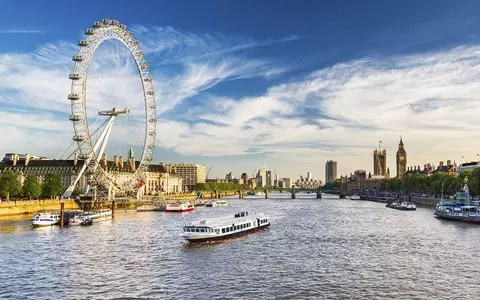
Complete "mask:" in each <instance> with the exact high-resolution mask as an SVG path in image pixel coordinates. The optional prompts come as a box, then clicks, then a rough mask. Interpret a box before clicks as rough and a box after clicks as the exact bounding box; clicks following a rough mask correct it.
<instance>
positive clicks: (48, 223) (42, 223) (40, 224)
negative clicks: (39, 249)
mask: <svg viewBox="0 0 480 300" xmlns="http://www.w3.org/2000/svg"><path fill="white" fill-rule="evenodd" d="M59 223H60V221H32V226H33V227H35V228H37V227H47V226H53V225H58V224H59Z"/></svg>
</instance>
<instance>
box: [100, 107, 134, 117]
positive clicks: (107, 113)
mask: <svg viewBox="0 0 480 300" xmlns="http://www.w3.org/2000/svg"><path fill="white" fill-rule="evenodd" d="M129 113H130V107H125V109H123V110H118V109H117V108H116V107H114V108H113V109H112V110H102V111H99V112H98V114H99V115H100V116H118V115H128V114H129Z"/></svg>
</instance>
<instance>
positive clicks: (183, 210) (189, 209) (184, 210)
mask: <svg viewBox="0 0 480 300" xmlns="http://www.w3.org/2000/svg"><path fill="white" fill-rule="evenodd" d="M192 210H193V207H189V208H185V209H172V208H166V209H165V212H187V211H192Z"/></svg>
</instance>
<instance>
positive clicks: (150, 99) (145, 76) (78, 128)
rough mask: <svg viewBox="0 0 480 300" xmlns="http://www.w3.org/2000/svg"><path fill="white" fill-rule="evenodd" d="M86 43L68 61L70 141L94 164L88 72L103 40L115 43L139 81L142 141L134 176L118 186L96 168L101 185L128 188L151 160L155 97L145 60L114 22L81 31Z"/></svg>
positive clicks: (125, 32) (153, 137)
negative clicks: (130, 60) (123, 49)
mask: <svg viewBox="0 0 480 300" xmlns="http://www.w3.org/2000/svg"><path fill="white" fill-rule="evenodd" d="M85 34H86V35H87V38H86V39H83V40H81V41H79V43H78V46H79V50H78V52H77V54H76V55H75V56H73V57H72V60H73V61H74V70H73V73H72V74H70V76H69V78H70V79H71V80H72V86H71V92H70V94H69V95H68V98H69V99H70V100H72V103H71V116H70V120H71V121H72V122H73V127H74V132H75V135H74V137H73V139H74V140H75V141H77V144H78V149H79V151H80V154H81V155H82V156H83V157H84V158H88V157H92V159H94V160H96V159H97V156H96V153H95V151H94V146H93V144H92V135H91V128H90V127H89V121H88V118H87V82H88V80H87V78H88V69H89V66H90V64H91V61H92V58H93V55H94V53H95V51H96V49H97V48H98V47H99V46H100V45H101V44H102V43H103V42H105V41H107V40H118V41H120V42H121V43H122V44H123V45H124V46H125V47H126V48H127V49H128V52H129V54H130V56H131V57H132V58H133V60H134V61H135V65H136V68H137V71H138V75H139V77H140V81H141V84H142V92H143V102H144V105H145V137H144V139H143V145H142V146H143V149H142V155H141V157H140V160H139V164H138V166H137V164H136V162H134V164H135V166H134V172H133V173H132V175H131V176H129V177H128V178H127V179H126V180H122V182H121V183H120V182H113V179H112V178H111V177H110V176H108V174H107V170H106V169H104V168H103V167H102V166H101V165H100V164H98V165H96V166H95V167H96V168H97V169H100V170H101V171H100V172H101V175H102V177H103V178H102V179H103V181H105V180H109V181H111V182H112V183H113V184H117V185H119V184H120V185H121V187H125V188H128V187H132V186H133V185H134V184H135V183H136V181H138V180H140V179H143V177H144V173H145V172H146V171H147V168H148V165H149V163H150V161H151V160H152V156H153V150H154V148H155V138H156V121H157V120H156V102H155V93H154V88H153V83H152V79H151V75H150V72H149V68H148V64H147V63H146V60H145V56H144V54H143V52H142V51H141V49H140V43H139V42H138V41H137V40H136V39H135V38H133V33H131V32H129V31H127V30H126V26H125V25H122V24H120V23H118V21H115V20H102V21H101V22H95V23H94V24H93V28H89V29H87V30H86V31H85Z"/></svg>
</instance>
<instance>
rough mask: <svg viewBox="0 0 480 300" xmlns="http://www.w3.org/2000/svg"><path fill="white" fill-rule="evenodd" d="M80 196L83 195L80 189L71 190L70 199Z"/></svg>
mask: <svg viewBox="0 0 480 300" xmlns="http://www.w3.org/2000/svg"><path fill="white" fill-rule="evenodd" d="M81 194H83V191H82V189H80V188H75V189H74V190H73V192H72V197H76V196H79V195H81Z"/></svg>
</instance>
